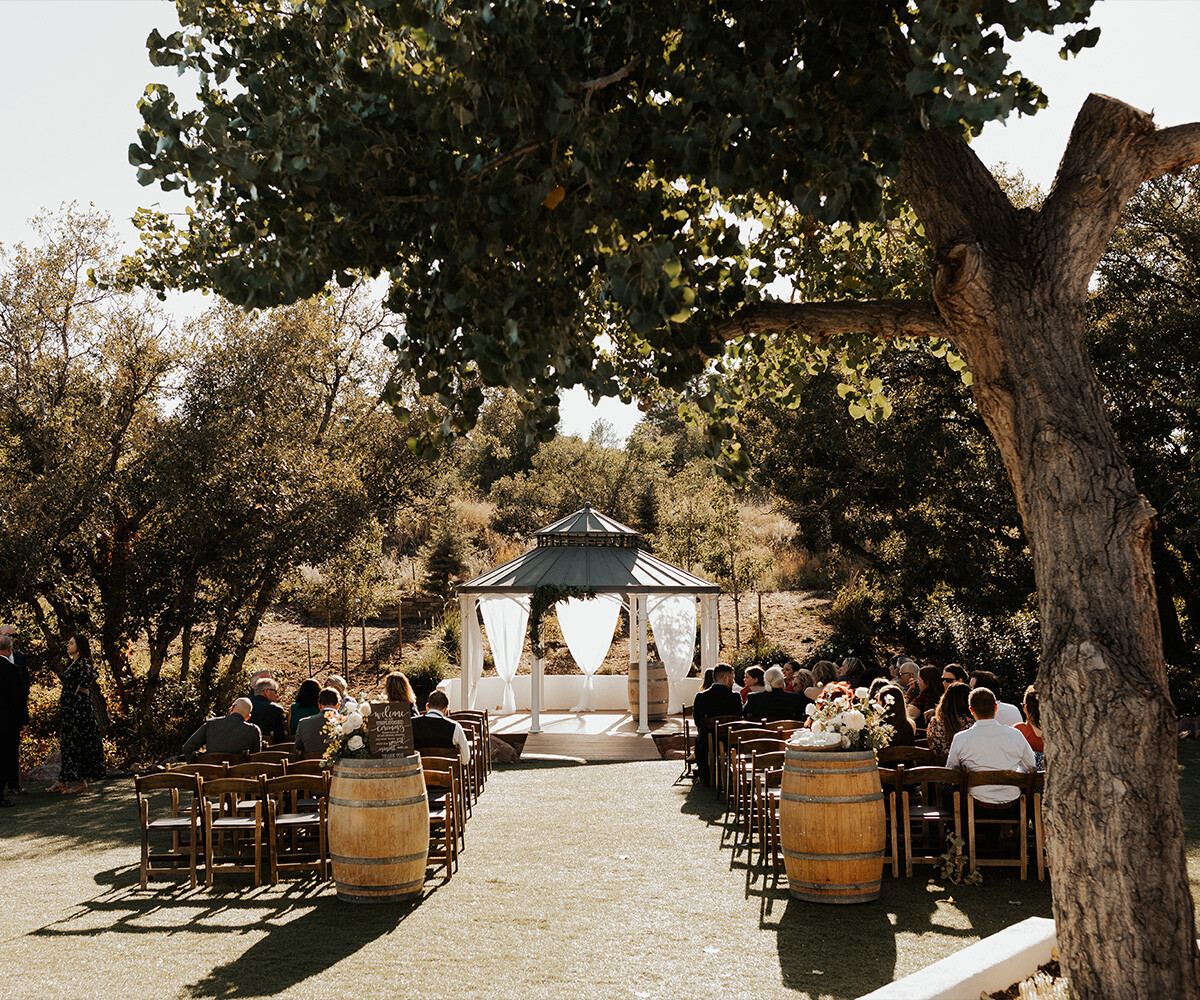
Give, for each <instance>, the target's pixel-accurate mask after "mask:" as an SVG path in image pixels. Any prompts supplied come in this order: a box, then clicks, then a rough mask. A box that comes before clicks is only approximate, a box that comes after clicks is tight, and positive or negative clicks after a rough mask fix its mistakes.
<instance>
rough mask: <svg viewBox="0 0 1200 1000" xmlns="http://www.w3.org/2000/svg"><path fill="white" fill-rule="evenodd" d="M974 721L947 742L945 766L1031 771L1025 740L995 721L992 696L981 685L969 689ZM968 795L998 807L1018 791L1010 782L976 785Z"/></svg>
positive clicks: (1031, 760) (1030, 750) (1033, 763)
mask: <svg viewBox="0 0 1200 1000" xmlns="http://www.w3.org/2000/svg"><path fill="white" fill-rule="evenodd" d="M970 708H971V715H973V716H974V717H975V724H974V725H973V726H972V727H971V728H970V729H964V730H963V731H962V732H961V733H959V734H958V735H956V736H955V737H954V739H953V740H952V741H951V743H950V754H949V756H947V758H946V766H947V767H954V768H961V769H962V770H964V771H1032V770H1034V768H1035V767H1036V761H1035V760H1034V757H1033V748H1032V747H1030V745H1029V741H1028V740H1026V739H1025V737H1024V736H1022V735H1021V734H1020V733H1018V732H1017V731H1016V730H1015V729H1014V728H1013V727H1012V726H1006V725H1003V724H1002V723H1000V722H998V721H997V720H996V696H995V695H994V694H992V692H991V691H990V690H988V689H987V688H985V687H979V686H976V687H975V689H974V690H973V691H972V692H971V701H970ZM971 794H972V795H973V796H974V797H975V800H976V801H977V802H979V803H981V804H982V805H985V806H990V807H992V808H1000V807H1003V806H1006V805H1009V804H1010V803H1013V802H1015V801H1016V800H1017V798H1018V797H1019V796H1020V794H1021V793H1020V790H1019V789H1016V788H1013V787H1012V786H1011V785H980V786H979V787H978V788H972V789H971Z"/></svg>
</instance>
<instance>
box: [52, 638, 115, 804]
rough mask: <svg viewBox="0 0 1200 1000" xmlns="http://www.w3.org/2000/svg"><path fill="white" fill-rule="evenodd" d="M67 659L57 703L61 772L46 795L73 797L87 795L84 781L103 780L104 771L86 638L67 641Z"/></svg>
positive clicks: (93, 676)
mask: <svg viewBox="0 0 1200 1000" xmlns="http://www.w3.org/2000/svg"><path fill="white" fill-rule="evenodd" d="M67 655H68V656H70V657H71V662H70V663H69V664H67V668H66V669H65V670H64V671H63V672H62V678H61V680H62V694H61V695H60V696H59V700H58V726H59V739H60V742H61V745H62V770H60V771H59V774H58V781H56V782H55V783H54V784H53V785H51V786H50V787H49V788H48V789H46V791H48V792H65V793H67V794H74V793H76V792H86V791H87V779H88V778H103V777H104V772H105V770H106V768H105V766H104V747H103V745H102V744H101V742H100V726H99V725H98V724H97V722H96V710H95V709H94V708H93V707H92V691H91V686H92V684H94V683H95V681H96V676H97V675H96V668H95V667H93V666H92V657H91V650H90V648H89V647H88V640H87V636H84V635H73V636H71V638H70V639H68V640H67ZM68 783H70V784H68Z"/></svg>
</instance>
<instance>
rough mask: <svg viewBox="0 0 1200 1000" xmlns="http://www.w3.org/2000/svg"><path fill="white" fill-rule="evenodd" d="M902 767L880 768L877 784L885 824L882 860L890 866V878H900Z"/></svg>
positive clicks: (900, 765) (901, 765)
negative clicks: (880, 787)
mask: <svg viewBox="0 0 1200 1000" xmlns="http://www.w3.org/2000/svg"><path fill="white" fill-rule="evenodd" d="M904 770H905V768H904V765H903V764H899V765H897V766H896V767H882V766H881V767H880V768H879V783H880V784H881V785H882V786H883V804H884V813H883V815H884V823H885V824H886V828H885V829H886V838H885V841H884V852H885V853H884V858H883V863H884V865H885V866H887V865H891V866H892V878H899V877H900V840H901V838H902V837H903V834H902V833H901V832H900V825H899V818H898V817H899V812H900V787H901V785H900V776H901V775H902V774H903V773H904Z"/></svg>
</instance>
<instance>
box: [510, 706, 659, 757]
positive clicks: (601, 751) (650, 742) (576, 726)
mask: <svg viewBox="0 0 1200 1000" xmlns="http://www.w3.org/2000/svg"><path fill="white" fill-rule="evenodd" d="M489 722H490V724H491V729H492V734H493V735H496V736H498V735H502V734H517V733H528V734H529V735H528V736H527V738H526V740H525V748H524V749H523V750H522V751H521V759H522V760H538V759H541V760H564V761H571V762H579V763H598V762H602V761H623V760H659V759H661V758H660V755H659V752H658V748H657V746H656V745H655V743H654V735H655V734H657V735H660V736H673V735H676V734H680V733H682V732H683V720H682V719H680V718H679V716H671V717H669V718H666V719H661V720H658V721H651V723H650V729H651V732H650V733H649V734H646V735H639V734H638V731H637V720H636V719H634V718H633V717H632V716H631V715H630V714H629V713H628V712H543V713H542V714H541V727H542V731H541V732H540V733H530V732H529V725H530V714H529V713H528V712H516V713H514V714H513V715H491V716H490V718H489Z"/></svg>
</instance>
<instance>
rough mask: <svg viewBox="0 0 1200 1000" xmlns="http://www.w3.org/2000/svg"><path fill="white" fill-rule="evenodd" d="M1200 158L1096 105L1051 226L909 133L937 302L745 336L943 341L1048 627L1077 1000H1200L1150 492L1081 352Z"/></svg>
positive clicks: (742, 323) (750, 322) (1055, 857)
mask: <svg viewBox="0 0 1200 1000" xmlns="http://www.w3.org/2000/svg"><path fill="white" fill-rule="evenodd" d="M1196 162H1200V125H1185V126H1178V127H1176V128H1171V129H1164V130H1161V131H1160V130H1156V129H1155V127H1154V125H1153V122H1152V121H1151V119H1150V116H1149V115H1146V114H1144V113H1142V112H1140V111H1136V110H1135V109H1133V108H1130V107H1128V106H1127V105H1124V104H1121V103H1120V102H1118V101H1114V100H1112V99H1111V98H1106V97H1101V96H1098V95H1092V96H1091V97H1089V98H1088V100H1087V101H1086V102H1085V104H1084V106H1083V108H1082V110H1081V111H1080V114H1079V117H1078V118H1077V120H1076V123H1075V127H1074V129H1073V130H1072V134H1071V139H1070V141H1069V143H1068V146H1067V150H1066V153H1065V155H1064V157H1063V161H1062V163H1061V165H1060V167H1059V173H1058V177H1057V179H1056V180H1055V184H1054V187H1053V189H1052V190H1051V192H1050V195H1049V196H1048V198H1047V199H1046V202H1045V204H1044V205H1043V206H1042V208H1041V209H1040V210H1038V211H1034V210H1029V209H1022V210H1017V209H1014V208H1013V207H1012V205H1011V204H1010V203H1009V201H1008V200H1007V198H1006V197H1005V196H1004V194H1003V192H1002V191H1001V190H1000V188H999V186H998V185H997V184H996V182H995V180H994V179H993V178H992V176H991V175H990V174H989V173H988V171H987V169H986V168H985V167H984V166H983V164H982V163H980V161H979V159H978V158H977V157H976V156H975V155H974V153H972V152H971V150H970V148H969V147H968V146H967V144H966V143H965V142H961V141H958V140H954V139H951V138H948V137H946V136H944V135H941V134H940V133H927V134H925V135H922V136H920V137H918V138H915V139H910V140H908V142H907V143H906V146H905V154H904V160H903V163H902V169H901V175H900V185H901V188H902V190H903V191H904V194H905V195H906V197H907V198H908V200H909V202H910V204H911V205H912V206H913V209H914V210H915V211H916V213H917V215H918V217H919V218H920V219H921V221H922V223H923V224H924V226H925V230H926V233H927V234H928V236H929V238H930V240H931V242H932V244H933V248H934V252H935V257H936V260H937V269H936V272H935V275H934V302H933V303H932V304H929V303H917V302H895V301H888V302H875V303H846V304H844V306H845V307H844V308H843V309H839V308H838V306H839V304H838V303H823V304H818V303H802V304H796V305H790V304H782V303H775V304H773V305H772V306H770V307H767V308H763V307H748V308H747V309H746V310H743V312H742V313H741V314H739V315H738V316H737V317H736V318H735V320H734V321H733V322H731V323H730V324H729V329H728V331H727V333H728V334H729V335H730V336H733V335H736V334H739V333H744V332H749V331H752V330H755V329H765V328H770V329H773V330H778V329H781V328H783V329H791V330H796V331H798V332H802V333H805V334H807V335H808V336H810V337H812V338H814V339H818V340H821V339H828V338H829V337H830V336H832V335H834V334H836V333H839V332H849V331H861V330H868V331H871V332H873V333H875V335H876V336H878V337H880V338H881V339H885V340H888V339H891V338H893V337H914V336H931V335H932V336H940V337H944V338H947V339H949V340H950V341H951V342H952V343H953V344H954V346H955V348H956V350H958V351H959V352H960V353H961V354H962V355H963V357H964V358H965V359H966V361H967V362H968V364H969V366H970V369H971V373H972V376H973V377H974V383H973V389H972V391H973V395H974V398H975V402H976V405H977V406H978V408H979V411H980V413H981V415H982V416H983V419H984V421H985V422H986V424H987V426H988V429H989V431H990V432H991V434H992V436H993V437H994V438H995V440H996V443H997V445H998V446H999V449H1000V453H1001V455H1002V457H1003V460H1004V463H1005V468H1006V470H1007V472H1008V476H1009V479H1010V481H1011V483H1012V487H1013V492H1014V493H1015V495H1016V500H1017V504H1018V509H1019V511H1020V514H1021V518H1022V520H1023V522H1024V527H1025V534H1026V537H1027V538H1028V540H1029V546H1030V550H1031V554H1032V558H1033V564H1034V571H1035V575H1036V580H1037V588H1038V602H1039V610H1040V617H1041V629H1042V649H1041V662H1040V669H1039V674H1038V689H1039V694H1040V697H1041V708H1042V725H1043V728H1044V731H1045V734H1046V770H1047V794H1046V800H1045V810H1046V826H1047V833H1048V838H1049V853H1050V870H1051V874H1052V878H1053V882H1054V915H1055V921H1056V924H1057V929H1058V941H1059V946H1060V949H1061V952H1062V956H1063V963H1064V967H1065V969H1066V971H1067V973H1068V975H1069V977H1070V980H1071V986H1072V989H1073V991H1074V995H1075V996H1078V997H1080V998H1082V1000H1094V998H1105V1000H1143V998H1146V997H1171V998H1185V997H1187V998H1191V997H1200V953H1198V951H1197V947H1196V939H1195V919H1194V913H1193V905H1192V897H1191V893H1190V890H1189V887H1188V879H1187V868H1186V863H1185V857H1184V841H1183V821H1182V813H1181V810H1180V801H1179V783H1178V778H1177V773H1176V736H1175V724H1174V707H1173V706H1172V704H1171V701H1170V697H1169V695H1168V692H1167V677H1166V667H1165V664H1164V662H1163V655H1162V636H1161V632H1160V627H1159V618H1158V608H1157V600H1156V596H1155V588H1154V577H1153V571H1152V567H1151V559H1150V542H1151V537H1152V534H1153V530H1154V517H1155V511H1154V510H1152V509H1151V507H1150V505H1149V504H1148V503H1147V502H1146V500H1145V498H1144V497H1142V496H1140V495H1139V493H1138V491H1137V487H1136V486H1135V485H1134V482H1133V476H1132V473H1131V471H1130V469H1129V466H1128V464H1127V462H1126V461H1125V458H1124V456H1123V455H1122V453H1121V450H1120V448H1119V447H1118V445H1117V442H1116V439H1115V438H1114V436H1113V433H1112V428H1111V425H1110V424H1109V421H1108V417H1107V415H1106V413H1105V406H1104V399H1103V395H1102V393H1101V390H1100V386H1099V384H1098V383H1097V381H1096V377H1095V375H1094V373H1093V371H1092V367H1091V362H1090V360H1089V358H1088V355H1087V349H1086V344H1085V339H1084V334H1085V306H1086V302H1087V294H1088V283H1089V280H1090V278H1091V275H1092V272H1093V271H1094V270H1095V267H1096V265H1097V263H1098V262H1099V260H1100V256H1101V254H1102V253H1103V250H1104V247H1105V245H1106V244H1107V243H1108V241H1109V239H1110V237H1111V235H1112V232H1113V229H1114V228H1115V226H1116V224H1117V221H1118V219H1119V217H1120V213H1121V210H1122V208H1123V207H1124V205H1125V203H1126V202H1127V201H1128V199H1129V198H1130V197H1131V196H1132V194H1133V193H1134V191H1135V190H1136V189H1137V187H1138V186H1139V185H1140V184H1141V183H1142V182H1144V181H1146V180H1149V179H1150V178H1151V177H1155V176H1158V175H1160V174H1163V173H1171V172H1176V171H1178V170H1182V169H1184V168H1186V167H1188V166H1190V165H1192V164H1194V163H1196Z"/></svg>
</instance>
